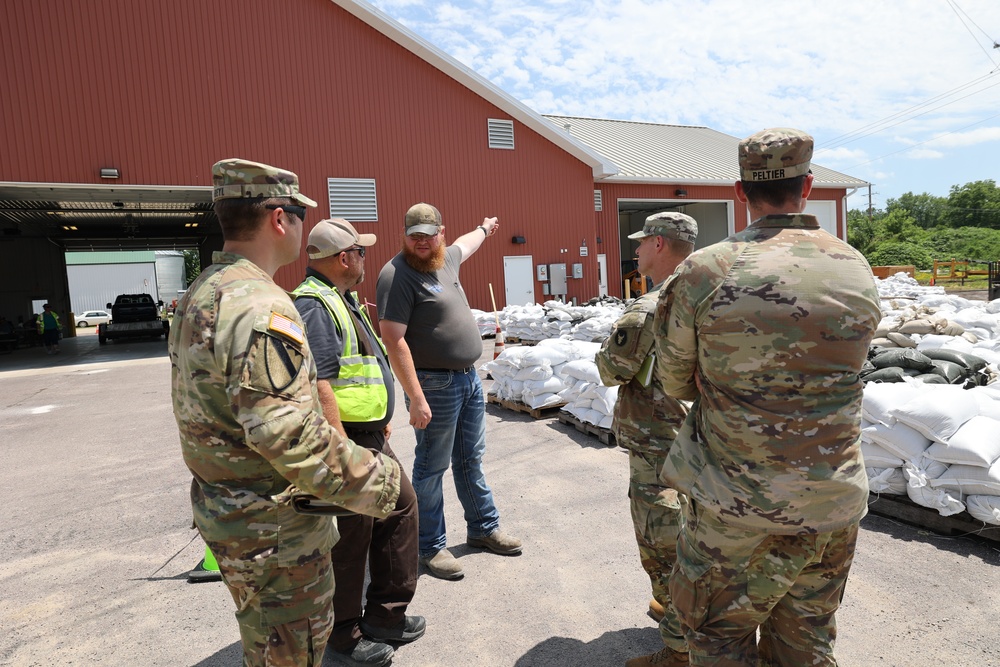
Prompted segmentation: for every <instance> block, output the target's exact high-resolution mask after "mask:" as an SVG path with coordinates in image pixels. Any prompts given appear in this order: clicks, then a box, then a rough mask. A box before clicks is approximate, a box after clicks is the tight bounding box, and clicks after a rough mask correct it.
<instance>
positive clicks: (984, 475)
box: [931, 463, 1000, 496]
mask: <svg viewBox="0 0 1000 667" xmlns="http://www.w3.org/2000/svg"><path fill="white" fill-rule="evenodd" d="M931 486H932V487H934V488H942V489H947V490H952V491H955V492H957V493H964V494H966V495H975V494H979V495H986V496H1000V463H994V464H993V465H992V466H991V467H989V468H980V467H978V466H966V465H953V466H949V467H948V470H946V471H945V473H944V474H943V475H941V476H940V477H938V478H937V479H932V480H931Z"/></svg>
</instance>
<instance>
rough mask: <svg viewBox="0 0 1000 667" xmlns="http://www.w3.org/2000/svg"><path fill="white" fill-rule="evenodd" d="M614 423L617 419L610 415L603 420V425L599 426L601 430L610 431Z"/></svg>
mask: <svg viewBox="0 0 1000 667" xmlns="http://www.w3.org/2000/svg"><path fill="white" fill-rule="evenodd" d="M614 421H615V418H614V417H613V416H611V415H608V416H607V417H605V418H604V419H602V420H601V423H600V424H598V426H600V427H601V428H606V429H608V430H609V431H610V430H611V427H612V426H613V425H614Z"/></svg>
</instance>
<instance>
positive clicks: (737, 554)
mask: <svg viewBox="0 0 1000 667" xmlns="http://www.w3.org/2000/svg"><path fill="white" fill-rule="evenodd" d="M857 538H858V524H857V522H855V523H853V524H851V525H850V526H848V527H846V528H842V529H840V530H835V531H833V532H829V533H819V534H814V535H769V534H762V533H760V532H756V531H746V530H743V529H741V528H736V527H733V526H731V525H728V524H726V523H723V522H722V521H720V519H719V518H718V517H716V516H715V515H713V514H711V513H709V512H705V511H703V510H702V508H701V506H700V505H699V504H698V503H697V502H695V501H689V503H688V506H687V509H686V511H685V524H684V527H683V529H682V530H681V534H680V538H679V540H678V544H677V567H675V568H674V571H673V573H672V576H671V578H670V585H669V589H670V595H671V599H672V601H673V603H674V609H673V612H674V613H672V614H667V616H666V617H665V618H664V621H666V622H668V623H670V624H672V626H673V627H669V628H667V629H666V630H667V631H666V632H664V628H663V624H661V633H663V634H664V640H665V642H666V643H667V645H668V646H671V648H675V649H677V648H682V647H683V643H686V645H687V650H688V652H689V657H690V661H691V662H690V664H691V665H692V667H695V666H699V667H706V666H708V665H711V666H712V667H745V666H749V667H754V666H760V667H777V666H781V667H793V666H795V667H798V666H800V665H810V667H835V666H836V664H837V662H836V660H835V659H834V657H833V645H834V641H835V640H836V636H837V626H836V621H835V618H834V615H835V613H836V611H837V608H838V607H839V606H840V602H841V600H842V598H843V596H844V588H845V586H846V585H847V577H848V574H849V572H850V569H851V563H852V562H853V560H854V546H855V543H856V542H857ZM758 627H759V628H760V642H759V644H758V642H757V639H756V631H757V629H758ZM668 637H673V639H670V640H668ZM680 637H683V640H679V638H680ZM678 641H682V642H683V643H682V644H677V642H678Z"/></svg>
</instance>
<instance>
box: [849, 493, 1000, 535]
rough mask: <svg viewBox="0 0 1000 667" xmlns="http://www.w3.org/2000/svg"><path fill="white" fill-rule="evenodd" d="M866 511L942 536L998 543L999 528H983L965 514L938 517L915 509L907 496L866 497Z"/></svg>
mask: <svg viewBox="0 0 1000 667" xmlns="http://www.w3.org/2000/svg"><path fill="white" fill-rule="evenodd" d="M868 510H869V511H870V512H871V513H872V514H877V515H879V516H884V517H888V518H890V519H896V520H897V521H902V522H903V523H907V524H910V525H911V526H916V527H917V528H926V529H927V530H930V531H933V532H935V533H941V534H942V535H951V536H963V535H968V536H975V537H979V538H982V539H984V540H989V541H990V542H996V543H1000V526H994V525H991V524H984V523H983V522H982V521H979V520H977V519H976V518H974V517H973V516H972V515H971V514H969V513H968V512H960V513H959V514H953V515H951V516H941V515H940V514H939V513H938V512H937V510H932V509H930V508H929V507H923V506H921V505H918V504H916V503H915V502H913V501H912V500H910V499H909V498H908V497H907V496H894V495H888V494H885V493H883V494H876V493H869V494H868Z"/></svg>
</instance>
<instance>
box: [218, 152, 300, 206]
mask: <svg viewBox="0 0 1000 667" xmlns="http://www.w3.org/2000/svg"><path fill="white" fill-rule="evenodd" d="M212 185H213V186H214V188H215V189H214V190H213V191H212V201H219V200H220V199H242V198H248V199H249V198H252V197H287V198H289V199H291V200H293V201H295V202H297V203H299V204H303V205H304V206H309V207H312V208H316V202H314V201H313V200H312V199H309V197H306V196H305V195H304V194H302V193H300V192H299V177H298V176H296V175H295V174H293V173H292V172H290V171H286V170H285V169H279V168H278V167H272V166H269V165H266V164H261V163H259V162H251V161H250V160H241V159H239V158H229V159H228V160H219V161H218V162H216V163H215V164H214V165H212Z"/></svg>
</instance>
